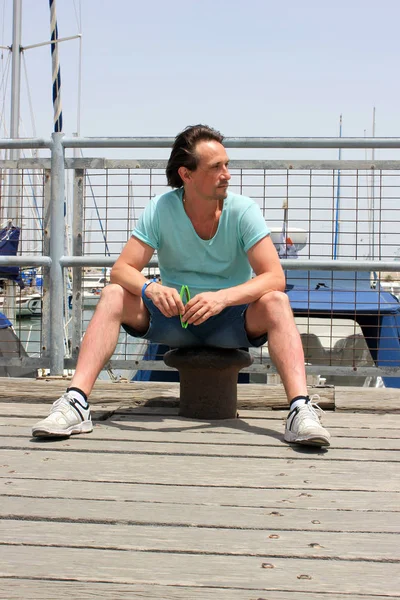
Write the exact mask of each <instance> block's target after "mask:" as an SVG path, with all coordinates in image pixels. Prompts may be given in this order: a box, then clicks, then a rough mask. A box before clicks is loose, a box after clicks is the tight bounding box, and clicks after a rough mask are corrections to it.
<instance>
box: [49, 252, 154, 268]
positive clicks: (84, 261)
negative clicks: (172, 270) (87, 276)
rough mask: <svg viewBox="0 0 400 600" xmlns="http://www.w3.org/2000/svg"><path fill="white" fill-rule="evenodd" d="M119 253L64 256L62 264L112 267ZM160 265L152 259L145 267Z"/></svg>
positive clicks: (66, 265)
mask: <svg viewBox="0 0 400 600" xmlns="http://www.w3.org/2000/svg"><path fill="white" fill-rule="evenodd" d="M118 257H119V255H118V254H114V255H112V256H62V257H61V258H60V264H61V266H62V267H112V266H113V264H114V263H115V261H116V260H117V258H118ZM148 267H158V260H151V261H150V262H148V263H147V265H146V267H145V268H148Z"/></svg>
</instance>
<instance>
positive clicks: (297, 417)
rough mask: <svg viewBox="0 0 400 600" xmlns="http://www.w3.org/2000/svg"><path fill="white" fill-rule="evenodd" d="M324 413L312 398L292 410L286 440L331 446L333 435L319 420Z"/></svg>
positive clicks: (293, 442)
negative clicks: (313, 402)
mask: <svg viewBox="0 0 400 600" xmlns="http://www.w3.org/2000/svg"><path fill="white" fill-rule="evenodd" d="M317 397H318V396H317ZM322 413H323V410H322V409H321V408H320V407H319V406H318V404H312V402H311V400H308V401H307V402H306V403H305V404H303V406H298V407H297V408H294V409H293V410H292V411H290V413H289V415H288V418H287V420H286V428H285V441H286V442H290V443H292V444H304V445H306V446H329V445H330V442H329V440H330V438H331V436H330V434H329V432H328V431H327V430H326V429H324V428H323V427H322V425H321V423H320V422H319V417H320V415H321V414H322Z"/></svg>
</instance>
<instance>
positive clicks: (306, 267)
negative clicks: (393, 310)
mask: <svg viewBox="0 0 400 600" xmlns="http://www.w3.org/2000/svg"><path fill="white" fill-rule="evenodd" d="M118 256H119V255H113V256H62V257H61V259H60V263H61V265H62V266H63V267H94V266H101V267H111V266H112V265H113V264H114V263H115V261H116V260H117V258H118ZM3 258H6V257H3ZM0 264H1V263H0ZM14 264H15V263H14ZM281 265H282V268H283V269H284V270H291V271H374V272H377V273H379V272H381V271H400V261H394V260H392V261H383V260H355V261H351V260H308V259H305V260H304V259H295V260H293V259H286V258H284V259H282V260H281ZM146 267H158V261H157V260H151V261H150V262H149V263H148V264H147V265H146Z"/></svg>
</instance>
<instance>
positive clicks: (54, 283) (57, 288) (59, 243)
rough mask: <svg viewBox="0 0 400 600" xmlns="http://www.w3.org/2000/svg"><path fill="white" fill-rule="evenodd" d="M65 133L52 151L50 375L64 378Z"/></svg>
mask: <svg viewBox="0 0 400 600" xmlns="http://www.w3.org/2000/svg"><path fill="white" fill-rule="evenodd" d="M63 137H64V134H63V133H53V134H52V139H53V145H52V149H51V220H50V221H51V235H50V256H51V260H52V263H51V267H50V375H62V373H63V370H64V331H63V322H64V303H63V270H62V266H61V264H60V258H61V257H62V256H63V254H64V229H65V226H64V202H65V167H64V153H65V152H64V147H63V145H62V138H63Z"/></svg>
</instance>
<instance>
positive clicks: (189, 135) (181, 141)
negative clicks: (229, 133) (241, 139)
mask: <svg viewBox="0 0 400 600" xmlns="http://www.w3.org/2000/svg"><path fill="white" fill-rule="evenodd" d="M223 139H224V136H223V135H222V134H221V133H220V132H219V131H217V130H216V129H212V128H211V127H208V126H207V125H190V126H189V127H186V129H184V130H183V131H181V133H178V135H177V136H176V138H175V141H174V145H173V146H172V151H171V156H170V157H169V161H168V164H167V169H166V174H167V181H168V185H170V186H171V187H173V188H180V187H182V185H183V181H182V179H181V176H180V175H179V173H178V169H179V168H180V167H186V168H187V169H189V170H190V171H195V170H196V169H197V165H198V156H197V154H196V146H197V144H198V143H199V142H203V141H206V142H208V141H212V140H214V141H216V142H219V143H221V144H222V141H223Z"/></svg>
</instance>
